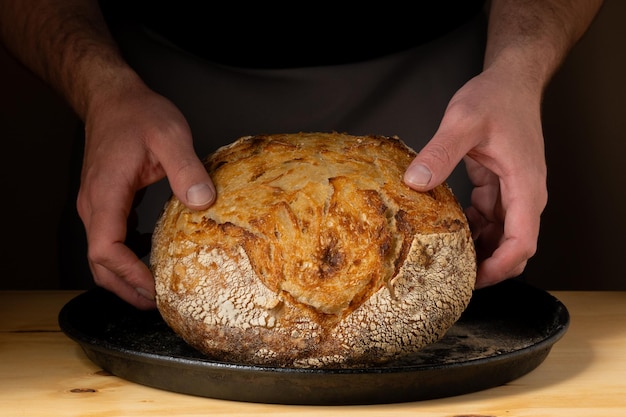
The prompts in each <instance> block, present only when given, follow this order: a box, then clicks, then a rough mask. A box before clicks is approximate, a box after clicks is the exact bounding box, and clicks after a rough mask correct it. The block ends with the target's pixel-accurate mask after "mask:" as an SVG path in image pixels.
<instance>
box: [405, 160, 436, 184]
mask: <svg viewBox="0 0 626 417" xmlns="http://www.w3.org/2000/svg"><path fill="white" fill-rule="evenodd" d="M432 176H433V174H432V172H430V169H428V168H427V167H426V166H425V165H422V164H415V165H411V166H409V168H408V169H407V171H406V173H405V174H404V181H405V182H407V183H409V184H410V185H415V186H417V187H423V186H425V185H428V183H429V182H430V179H431V178H432Z"/></svg>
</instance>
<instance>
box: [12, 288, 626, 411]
mask: <svg viewBox="0 0 626 417" xmlns="http://www.w3.org/2000/svg"><path fill="white" fill-rule="evenodd" d="M78 294H79V292H72V291H4V292H0V410H1V414H2V416H4V417H13V416H39V417H46V416H59V415H63V416H85V415H88V416H93V417H104V416H199V415H232V416H261V415H272V416H320V415H324V416H332V415H341V416H343V417H349V416H391V415H393V416H415V415H425V416H440V417H462V416H466V417H467V416H474V417H494V416H498V417H512V416H516V417H525V416H551V417H560V416H563V417H565V416H567V417H578V416H581V417H582V416H585V417H587V416H594V417H602V416H620V417H623V416H624V415H626V397H625V396H624V393H625V392H626V378H625V375H626V355H625V354H624V352H626V292H585V291H580V292H577V291H569V292H568V291H565V292H563V291H560V292H559V291H556V292H553V294H554V295H555V296H556V297H557V298H559V299H560V300H561V301H562V302H563V303H564V304H565V305H566V306H567V308H568V310H569V312H570V314H571V325H570V328H569V330H568V332H567V333H566V335H565V336H564V337H563V339H561V340H560V341H559V342H557V343H556V345H555V346H554V348H553V349H552V351H551V353H550V355H549V356H548V358H547V359H546V360H545V362H543V363H542V364H541V365H540V366H539V367H538V368H537V369H535V370H534V371H532V372H530V373H529V374H527V375H525V376H523V377H521V378H519V379H517V380H514V381H512V382H510V383H508V384H505V385H503V386H500V387H496V388H492V389H488V390H485V391H481V392H477V393H472V394H467V395H461V396H458V397H451V398H444V399H438V400H430V401H422V402H413V403H403V404H391V405H372V406H340V407H312V406H284V405H271V404H253V403H242V402H235V401H224V400H213V399H210V398H199V397H193V396H188V395H183V394H177V393H172V392H167V391H162V390H158V389H153V388H149V387H145V386H142V385H138V384H135V383H132V382H127V381H125V380H123V379H120V378H118V377H115V376H112V375H109V374H107V373H106V372H104V371H102V370H101V369H100V368H99V367H98V366H96V365H94V364H93V363H92V362H90V361H89V360H88V359H87V358H86V357H85V355H84V353H83V352H82V350H81V348H80V347H79V346H78V345H77V344H76V343H74V342H73V341H72V340H70V339H68V338H67V337H66V336H65V335H64V334H63V333H62V332H61V331H60V329H59V327H58V324H57V315H58V312H59V310H60V309H61V307H62V306H63V305H64V304H65V303H66V302H67V301H69V300H70V299H71V298H72V297H74V296H76V295H78Z"/></svg>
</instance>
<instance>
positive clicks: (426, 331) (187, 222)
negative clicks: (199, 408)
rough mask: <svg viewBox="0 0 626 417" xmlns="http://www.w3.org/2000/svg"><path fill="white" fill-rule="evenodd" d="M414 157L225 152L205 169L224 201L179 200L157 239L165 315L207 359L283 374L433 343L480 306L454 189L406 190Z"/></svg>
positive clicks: (356, 149) (263, 147)
mask: <svg viewBox="0 0 626 417" xmlns="http://www.w3.org/2000/svg"><path fill="white" fill-rule="evenodd" d="M415 155H416V154H415V152H414V151H413V150H411V149H410V148H409V147H407V146H406V145H405V144H404V143H403V142H402V141H401V140H399V139H398V138H388V137H379V136H351V135H346V134H339V133H298V134H282V135H259V136H250V137H244V138H241V139H239V140H238V141H236V142H234V143H233V144H231V145H228V146H226V147H223V148H220V149H219V150H218V151H217V152H215V153H213V154H212V155H210V156H209V157H208V158H207V159H206V160H205V166H206V168H207V170H208V172H209V173H210V175H211V178H212V180H213V182H214V184H215V186H216V190H217V200H216V202H215V204H214V205H212V206H211V207H210V208H209V209H207V210H202V211H192V210H189V209H187V208H185V207H184V205H182V203H181V202H180V201H179V200H177V199H176V198H175V197H172V199H171V200H170V201H169V202H168V204H167V205H166V207H165V209H164V212H163V214H162V216H161V217H160V219H159V222H158V224H157V227H156V229H155V233H154V238H153V253H152V259H151V263H152V267H153V271H154V273H155V279H156V284H157V303H158V306H159V309H160V311H161V312H162V315H163V316H164V319H165V320H166V321H167V322H168V323H169V324H170V326H172V328H174V330H176V331H177V332H178V333H179V334H181V336H183V338H185V340H187V341H188V342H189V343H190V344H192V345H194V346H196V347H197V348H198V349H200V350H202V351H204V352H206V353H208V354H210V355H213V356H217V357H218V358H225V359H227V360H236V361H243V362H247V363H267V364H279V365H284V366H287V365H294V364H299V366H316V365H321V366H328V365H331V364H344V363H351V362H355V363H356V362H359V363H362V362H363V361H364V360H367V361H376V359H375V358H373V356H376V357H377V358H378V360H386V359H388V358H389V357H394V356H397V355H398V354H400V353H403V352H404V353H406V352H405V351H415V349H417V348H419V347H420V346H421V345H424V344H426V343H429V342H432V341H434V340H436V339H438V338H439V337H441V336H442V335H443V333H444V332H445V330H447V328H449V327H450V326H451V325H452V324H453V323H454V321H456V320H457V319H458V317H459V315H460V313H461V312H462V311H463V310H464V308H465V307H466V305H467V303H468V301H469V298H470V297H471V291H472V288H473V285H474V278H475V254H474V248H473V245H472V242H471V237H470V233H469V227H468V225H467V221H466V219H465V216H464V214H463V211H462V208H461V207H460V205H459V204H458V202H457V201H456V199H455V197H454V195H453V194H452V192H451V190H450V189H449V188H448V187H447V185H445V184H444V185H441V186H439V187H436V188H435V189H433V190H432V191H429V192H426V193H419V192H416V191H414V190H412V189H410V188H409V187H408V186H406V185H405V184H404V183H403V181H402V177H403V174H404V171H405V169H406V167H407V166H408V164H409V163H410V162H411V160H412V159H413V158H414V157H415ZM429 297H430V298H432V300H429V299H428V298H429ZM433 306H434V307H433ZM381 309H382V310H381ZM357 310H358V311H357ZM383 310H384V311H383ZM384 315H387V316H388V317H387V318H386V319H385V318H381V317H378V318H376V319H372V317H373V316H384ZM394 315H402V316H403V317H395V318H394V317H393V316H394ZM420 323H421V327H422V329H419V327H420ZM424 323H425V324H426V325H425V326H424ZM400 325H401V326H400ZM394 326H396V327H398V326H400V328H395V329H392V328H393V327H394ZM414 326H417V328H418V329H417V330H416V329H415V328H413V329H410V328H409V327H414ZM370 327H371V328H370ZM383 327H389V328H390V329H392V330H385V329H384V328H383ZM365 328H370V329H369V330H367V331H366V330H365ZM406 328H409V329H406ZM403 329H405V330H403ZM407 334H408V335H413V336H410V337H407V336H406V335H407ZM386 335H388V336H386ZM403 337H404V339H405V340H404V341H403V340H402V338H403ZM387 338H389V339H394V340H393V341H388V340H386V339H387ZM243 340H245V341H246V344H247V347H245V348H244V347H242V346H240V345H241V344H242V341H243ZM407 340H412V341H411V342H410V343H409V342H407ZM235 345H237V346H235ZM342 345H343V347H342ZM405 345H408V346H405ZM368 346H369V347H368ZM373 346H374V347H373ZM375 346H377V347H375Z"/></svg>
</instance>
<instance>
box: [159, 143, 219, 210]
mask: <svg viewBox="0 0 626 417" xmlns="http://www.w3.org/2000/svg"><path fill="white" fill-rule="evenodd" d="M155 153H156V156H157V158H158V159H159V160H160V162H161V166H162V167H163V169H164V170H165V174H166V175H167V178H168V181H169V183H170V187H172V192H173V193H174V195H176V197H177V198H178V199H179V200H180V201H181V202H182V203H183V204H184V205H186V206H187V207H189V208H190V209H194V210H200V209H204V208H207V207H209V206H210V205H211V204H213V202H214V201H215V197H216V193H215V186H214V185H213V182H212V181H211V178H210V177H209V174H208V173H207V170H206V168H205V167H204V164H203V163H202V161H200V159H199V158H198V156H197V155H196V153H195V151H194V149H193V146H192V145H191V142H190V141H182V142H174V141H167V142H165V145H164V146H163V147H160V148H157V149H155Z"/></svg>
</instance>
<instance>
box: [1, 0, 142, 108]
mask: <svg viewBox="0 0 626 417" xmlns="http://www.w3.org/2000/svg"><path fill="white" fill-rule="evenodd" d="M0 36H1V38H2V41H3V42H4V44H5V46H6V47H7V49H8V50H9V51H10V52H11V53H12V54H14V55H15V56H16V57H17V58H18V59H19V60H20V61H21V62H22V63H23V64H24V65H25V66H27V67H28V68H29V69H31V70H32V71H33V72H34V73H35V74H37V75H38V76H39V77H41V78H42V79H43V80H45V81H46V82H48V83H49V84H50V85H51V86H52V87H53V88H55V89H56V90H57V91H59V93H61V94H62V95H63V96H64V97H65V98H66V99H67V101H68V102H69V104H70V105H71V106H72V108H73V109H74V110H75V111H76V113H77V114H78V115H79V116H80V117H81V118H83V119H84V118H85V115H86V114H87V112H88V108H89V106H90V105H92V104H93V102H94V98H95V97H99V96H101V95H102V94H105V93H106V91H107V90H109V91H111V90H115V87H116V86H120V85H121V84H123V83H125V82H126V83H129V82H136V80H137V77H136V74H134V72H133V71H132V70H131V69H130V68H129V67H128V65H127V64H126V63H125V62H124V60H123V59H122V57H121V55H120V53H119V50H118V48H117V46H116V44H115V42H114V40H113V39H112V37H111V35H110V33H109V31H108V28H107V26H106V24H105V22H104V19H103V17H102V14H101V12H100V9H99V6H98V3H97V1H96V0H4V1H1V2H0Z"/></svg>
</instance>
